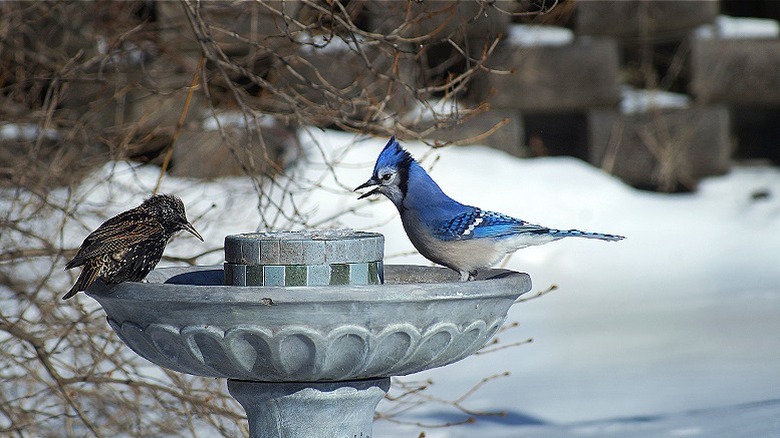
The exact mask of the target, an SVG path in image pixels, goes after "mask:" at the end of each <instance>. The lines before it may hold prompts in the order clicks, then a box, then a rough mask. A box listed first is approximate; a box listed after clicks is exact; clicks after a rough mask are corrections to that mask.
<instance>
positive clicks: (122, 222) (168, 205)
mask: <svg viewBox="0 0 780 438" xmlns="http://www.w3.org/2000/svg"><path fill="white" fill-rule="evenodd" d="M180 230H185V231H188V232H190V233H192V234H193V235H194V236H195V237H197V238H198V239H200V240H201V241H203V237H201V236H200V233H198V232H197V231H196V230H195V227H193V226H192V224H191V223H190V222H189V221H188V220H187V215H186V213H185V211H184V203H183V202H182V201H181V199H179V198H178V197H176V196H173V195H167V194H161V195H155V196H152V197H151V198H149V199H147V200H145V201H144V202H143V203H142V204H141V205H139V206H138V207H136V208H134V209H132V210H128V211H125V212H123V213H119V214H118V215H116V216H114V217H112V218H111V219H109V220H107V221H105V222H103V224H102V225H100V226H99V227H98V228H97V229H96V230H95V231H93V232H92V233H91V234H90V235H89V236H87V238H86V239H84V242H83V243H82V244H81V247H80V248H79V251H78V253H77V254H76V256H75V257H73V260H71V261H69V262H68V264H67V265H65V269H66V270H67V269H72V268H75V267H77V266H83V269H82V270H81V274H79V278H78V280H76V284H75V285H73V287H72V288H71V289H70V290H69V291H68V293H67V294H65V296H63V297H62V299H63V300H67V299H68V298H70V297H72V296H73V295H76V293H77V292H78V291H82V290H86V289H87V288H88V287H89V286H90V285H91V284H92V283H94V282H95V280H97V279H98V278H100V279H101V280H103V281H104V282H105V283H108V284H117V283H122V282H124V281H141V280H143V279H144V278H145V277H146V274H148V273H149V272H150V271H151V270H152V269H154V267H155V266H157V263H158V262H159V261H160V259H161V258H162V254H163V251H164V250H165V246H166V245H167V244H168V240H169V239H170V238H171V236H173V234H174V233H176V232H177V231H180Z"/></svg>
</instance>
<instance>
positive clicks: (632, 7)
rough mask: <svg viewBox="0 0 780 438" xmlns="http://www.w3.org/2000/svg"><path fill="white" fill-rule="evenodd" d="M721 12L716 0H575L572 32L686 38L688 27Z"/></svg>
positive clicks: (627, 38)
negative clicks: (573, 29)
mask: <svg viewBox="0 0 780 438" xmlns="http://www.w3.org/2000/svg"><path fill="white" fill-rule="evenodd" d="M719 11H720V5H719V2H718V0H706V1H648V0H613V1H581V2H577V9H576V15H575V31H576V32H577V33H578V34H579V35H609V36H614V37H617V38H621V39H624V40H628V42H633V41H636V40H637V38H640V37H641V38H643V39H645V40H647V39H650V40H651V41H652V40H656V41H658V40H667V41H668V40H670V39H680V38H683V37H685V36H686V35H687V34H688V33H689V32H690V30H691V29H693V28H695V27H697V26H699V25H702V24H706V23H711V22H712V21H713V20H715V17H717V15H718V12H719Z"/></svg>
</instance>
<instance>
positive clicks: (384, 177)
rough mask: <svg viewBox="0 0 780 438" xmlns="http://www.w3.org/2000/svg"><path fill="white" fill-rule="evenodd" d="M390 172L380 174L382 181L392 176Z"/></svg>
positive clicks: (388, 179)
mask: <svg viewBox="0 0 780 438" xmlns="http://www.w3.org/2000/svg"><path fill="white" fill-rule="evenodd" d="M392 176H393V175H392V174H389V173H386V174H384V175H382V181H390V178H391V177H392Z"/></svg>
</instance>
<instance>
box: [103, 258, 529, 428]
mask: <svg viewBox="0 0 780 438" xmlns="http://www.w3.org/2000/svg"><path fill="white" fill-rule="evenodd" d="M224 269H225V268H224V267H223V266H198V267H184V268H163V269H157V270H155V271H153V272H152V273H150V274H149V276H148V277H147V282H130V283H122V284H117V285H104V284H96V285H95V286H93V287H92V288H90V290H89V291H88V295H89V296H91V297H92V298H94V299H95V300H97V301H98V302H99V303H100V305H101V306H102V307H103V309H104V310H105V312H106V314H107V315H108V317H107V319H108V322H109V324H110V325H111V327H112V328H113V329H114V330H115V331H116V332H117V334H118V335H119V337H120V338H121V339H122V340H123V341H124V342H125V343H126V344H127V345H128V346H129V347H130V348H131V349H133V351H135V352H136V353H138V354H139V355H140V356H142V357H144V358H145V359H147V360H149V361H151V362H153V363H155V364H157V365H159V366H162V367H165V368H168V369H171V370H174V371H178V372H182V373H187V374H193V375H197V376H204V377H221V378H227V379H229V380H228V388H229V390H230V392H231V394H232V395H233V396H234V397H235V398H236V399H237V400H238V401H239V402H240V403H241V404H242V405H243V406H244V408H245V409H246V411H247V416H248V418H249V426H250V436H252V437H282V436H284V437H316V436H323V437H331V436H349V437H352V436H361V437H365V436H370V434H371V422H372V419H373V413H374V409H375V408H376V405H377V404H378V403H379V401H380V400H381V398H382V397H383V396H384V394H385V393H386V392H387V390H388V389H389V384H390V379H389V378H390V376H400V375H406V374H412V373H416V372H419V371H423V370H427V369H430V368H435V367H440V366H444V365H447V364H450V363H453V362H456V361H458V360H461V359H463V358H465V357H467V356H469V355H471V354H473V353H474V352H476V351H477V350H478V349H480V348H481V347H482V346H483V345H485V344H486V343H487V342H488V341H489V340H490V338H491V337H492V336H493V335H494V334H495V333H496V331H497V330H498V329H499V328H500V327H501V325H502V324H503V322H504V320H505V318H506V315H507V311H508V310H509V308H510V306H511V305H512V303H513V302H514V300H515V299H516V298H517V297H518V296H519V295H521V294H523V293H525V292H527V291H529V290H530V288H531V281H530V278H529V277H528V275H527V274H522V273H517V272H513V271H507V270H489V271H485V272H483V273H481V274H480V275H481V278H484V280H477V281H470V282H457V281H456V280H457V274H455V272H453V271H450V270H447V269H444V268H435V267H421V266H393V265H386V266H384V281H385V283H384V284H365V285H339V286H331V285H323V286H296V287H290V286H287V287H284V286H278V287H273V286H270V287H269V286H232V285H230V286H228V285H224V281H225V272H224Z"/></svg>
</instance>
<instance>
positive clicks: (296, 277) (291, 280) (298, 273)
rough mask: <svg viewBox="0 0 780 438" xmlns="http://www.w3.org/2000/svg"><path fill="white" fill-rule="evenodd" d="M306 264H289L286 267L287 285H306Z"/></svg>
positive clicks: (285, 281)
mask: <svg viewBox="0 0 780 438" xmlns="http://www.w3.org/2000/svg"><path fill="white" fill-rule="evenodd" d="M306 268H307V267H306V266H301V265H288V266H285V267H284V285H285V286H306V271H307V269H306Z"/></svg>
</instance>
